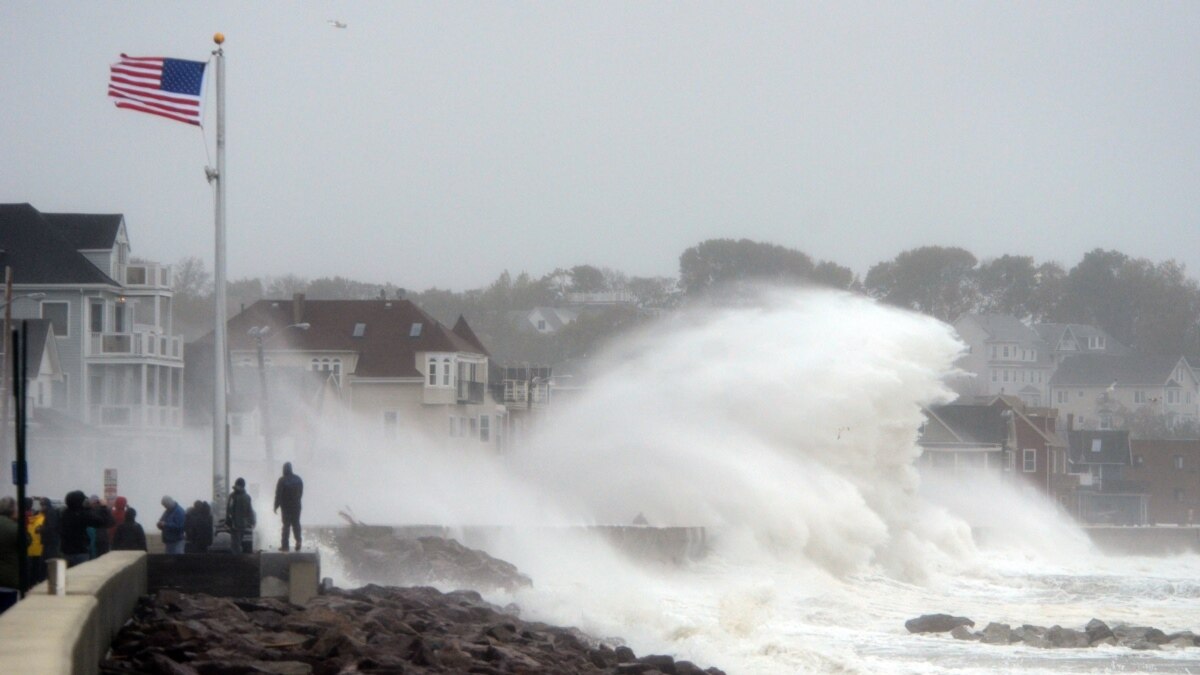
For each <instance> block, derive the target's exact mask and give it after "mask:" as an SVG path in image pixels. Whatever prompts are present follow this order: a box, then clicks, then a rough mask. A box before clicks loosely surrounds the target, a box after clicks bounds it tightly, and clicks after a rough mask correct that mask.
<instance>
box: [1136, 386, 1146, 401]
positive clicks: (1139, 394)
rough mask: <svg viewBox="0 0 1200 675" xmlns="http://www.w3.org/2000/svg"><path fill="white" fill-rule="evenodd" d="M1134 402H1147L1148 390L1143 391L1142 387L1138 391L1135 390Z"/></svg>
mask: <svg viewBox="0 0 1200 675" xmlns="http://www.w3.org/2000/svg"><path fill="white" fill-rule="evenodd" d="M1133 402H1134V403H1145V402H1146V392H1144V391H1142V390H1141V389H1138V390H1137V391H1135V392H1133Z"/></svg>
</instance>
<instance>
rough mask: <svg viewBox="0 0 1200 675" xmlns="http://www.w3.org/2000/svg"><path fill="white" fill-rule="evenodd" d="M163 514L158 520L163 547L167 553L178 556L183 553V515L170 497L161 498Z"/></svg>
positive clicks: (179, 507) (181, 508)
mask: <svg viewBox="0 0 1200 675" xmlns="http://www.w3.org/2000/svg"><path fill="white" fill-rule="evenodd" d="M162 506H163V514H162V518H159V519H158V525H157V526H158V529H160V530H162V542H163V547H164V548H166V549H167V553H168V554H171V555H178V554H180V553H183V537H184V534H183V521H184V518H185V514H184V513H183V507H182V506H180V505H179V504H178V503H177V502H176V501H175V500H174V499H172V498H171V497H170V496H164V497H163V498H162Z"/></svg>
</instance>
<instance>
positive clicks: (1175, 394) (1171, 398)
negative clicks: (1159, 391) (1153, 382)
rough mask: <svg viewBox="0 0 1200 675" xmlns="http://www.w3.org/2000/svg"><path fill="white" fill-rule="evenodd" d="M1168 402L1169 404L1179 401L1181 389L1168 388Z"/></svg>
mask: <svg viewBox="0 0 1200 675" xmlns="http://www.w3.org/2000/svg"><path fill="white" fill-rule="evenodd" d="M1167 403H1168V404H1174V403H1179V390H1178V389H1168V390H1167Z"/></svg>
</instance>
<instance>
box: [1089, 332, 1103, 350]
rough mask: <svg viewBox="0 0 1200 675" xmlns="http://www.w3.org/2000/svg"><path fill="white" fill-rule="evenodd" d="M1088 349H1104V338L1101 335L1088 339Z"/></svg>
mask: <svg viewBox="0 0 1200 675" xmlns="http://www.w3.org/2000/svg"><path fill="white" fill-rule="evenodd" d="M1087 346H1088V349H1104V338H1103V337H1102V336H1100V335H1092V336H1089V337H1088V339H1087Z"/></svg>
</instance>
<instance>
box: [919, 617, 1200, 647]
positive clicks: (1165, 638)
mask: <svg viewBox="0 0 1200 675" xmlns="http://www.w3.org/2000/svg"><path fill="white" fill-rule="evenodd" d="M948 625H949V626H951V627H950V628H948V629H947V628H945V627H946V626H948ZM974 625H975V622H973V621H971V620H970V619H967V618H966V617H952V616H950V615H948V614H927V615H924V616H920V617H917V618H915V619H910V620H908V621H906V622H905V623H904V626H905V627H906V628H908V630H909V632H910V633H944V632H949V633H950V635H951V637H953V638H954V639H956V640H978V641H980V642H982V643H983V644H988V645H1011V644H1022V645H1025V646H1027V647H1038V648H1040V649H1086V648H1089V647H1099V646H1104V645H1107V646H1118V647H1127V648H1129V649H1136V650H1150V649H1187V648H1190V647H1196V646H1200V637H1198V636H1196V635H1195V634H1194V633H1192V632H1191V631H1182V632H1178V633H1171V634H1169V635H1168V634H1167V633H1164V632H1163V631H1162V630H1160V629H1158V628H1154V627H1152V626H1130V625H1125V624H1116V625H1114V626H1112V627H1111V628H1110V627H1109V625H1108V624H1107V623H1105V622H1103V621H1101V620H1099V619H1092V620H1091V621H1089V622H1088V623H1087V625H1086V626H1084V627H1083V629H1082V630H1075V629H1073V628H1064V627H1062V626H1057V625H1056V626H1050V627H1049V628H1046V627H1045V626H1035V625H1032V624H1024V625H1022V626H1019V627H1017V628H1012V627H1011V626H1009V625H1008V624H1006V623H995V622H992V623H989V624H987V626H986V627H985V628H984V629H983V630H982V631H978V632H973V631H971V630H970V629H969V628H967V626H974ZM921 628H925V629H926V630H919V629H921Z"/></svg>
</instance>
